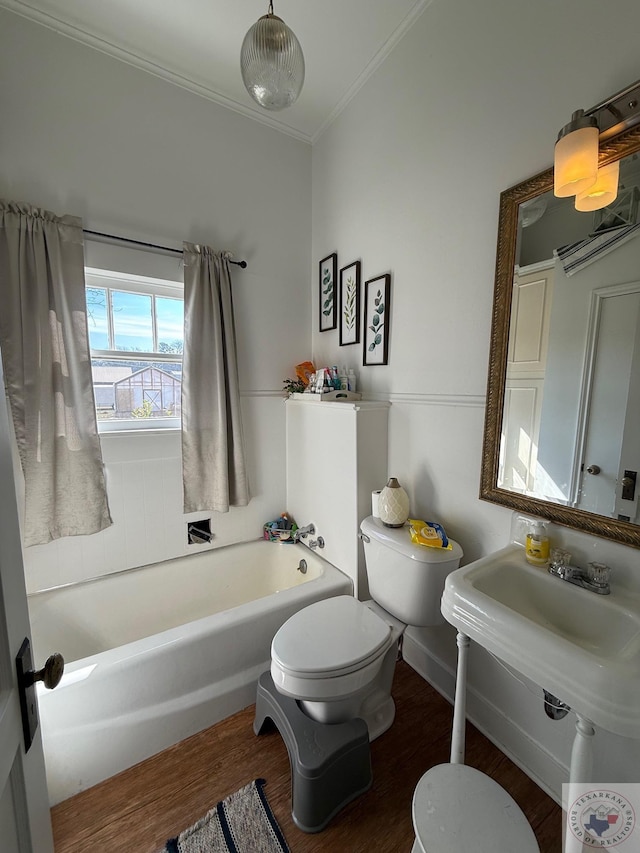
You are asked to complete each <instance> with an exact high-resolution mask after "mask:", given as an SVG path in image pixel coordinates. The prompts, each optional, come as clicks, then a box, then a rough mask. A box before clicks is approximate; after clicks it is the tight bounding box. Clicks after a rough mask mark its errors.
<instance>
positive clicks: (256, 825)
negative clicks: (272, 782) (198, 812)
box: [158, 779, 289, 853]
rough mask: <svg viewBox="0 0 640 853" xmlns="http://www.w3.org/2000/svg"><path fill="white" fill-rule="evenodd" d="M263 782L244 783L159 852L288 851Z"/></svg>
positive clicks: (261, 852)
mask: <svg viewBox="0 0 640 853" xmlns="http://www.w3.org/2000/svg"><path fill="white" fill-rule="evenodd" d="M264 785H265V780H264V779H256V780H255V782H251V783H250V784H249V785H245V787H244V788H241V789H240V790H239V791H236V793H235V794H231V796H229V797H227V798H226V799H225V800H222V801H221V802H219V803H218V805H217V806H216V807H215V808H214V809H211V811H210V812H208V813H207V814H206V815H205V816H204V817H203V818H201V819H200V820H199V821H198V822H197V823H195V824H194V825H193V826H190V827H189V829H185V830H184V832H181V833H180V835H178V836H177V837H176V838H170V839H169V841H167V843H166V845H165V846H164V847H163V848H162V850H161V851H158V853H289V848H288V847H287V842H286V841H285V840H284V836H283V834H282V832H281V830H280V827H279V826H278V824H277V821H276V819H275V817H274V815H273V812H272V811H271V807H270V806H269V803H268V802H267V798H266V796H265V793H264V790H263V787H264Z"/></svg>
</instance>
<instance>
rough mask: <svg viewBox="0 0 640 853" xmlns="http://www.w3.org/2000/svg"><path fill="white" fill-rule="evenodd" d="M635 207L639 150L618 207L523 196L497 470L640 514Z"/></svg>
mask: <svg viewBox="0 0 640 853" xmlns="http://www.w3.org/2000/svg"><path fill="white" fill-rule="evenodd" d="M639 206H640V158H639V157H638V154H637V153H633V154H630V155H628V156H626V157H624V158H623V160H622V161H621V164H620V191H619V194H618V197H617V199H616V200H615V202H613V203H612V205H611V206H610V207H606V208H603V209H602V210H598V211H594V212H593V213H583V212H578V211H576V210H575V207H574V199H573V198H555V197H554V195H553V190H551V189H550V190H549V191H547V192H543V193H540V194H538V195H533V196H532V197H530V198H528V199H526V200H525V201H522V202H521V203H520V204H519V205H518V206H517V208H516V215H517V220H516V222H515V223H514V224H515V256H514V258H515V268H514V267H511V268H512V269H513V278H512V294H511V308H510V311H509V314H508V316H507V319H508V337H507V338H506V339H505V344H506V372H505V373H504V374H503V375H504V392H503V398H502V418H501V426H500V428H499V432H498V433H497V435H496V440H497V441H498V442H499V452H498V457H497V471H496V477H495V480H494V484H495V485H497V488H498V489H500V490H505V491H507V492H509V493H512V494H514V495H521V496H523V497H530V498H533V499H537V500H541V501H544V502H549V503H551V504H554V505H557V506H559V507H568V508H573V509H576V510H579V511H583V512H586V513H590V514H595V515H598V516H603V517H605V518H607V519H615V520H617V521H621V522H629V523H631V524H640V509H639V506H638V504H639V498H640V473H639V472H640V211H639ZM502 218H503V217H502V216H501V220H502ZM485 450H486V448H485ZM636 480H637V482H636ZM490 499H495V495H494V496H493V498H492V497H490ZM499 502H500V501H499ZM533 509H535V507H534V508H533ZM575 526H579V525H575ZM614 538H615V537H614Z"/></svg>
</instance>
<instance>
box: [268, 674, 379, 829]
mask: <svg viewBox="0 0 640 853" xmlns="http://www.w3.org/2000/svg"><path fill="white" fill-rule="evenodd" d="M267 718H268V719H270V720H271V721H272V722H273V723H274V724H275V726H276V728H277V729H278V731H279V732H280V735H281V736H282V739H283V741H284V742H285V745H286V747H287V752H288V753H289V762H290V764H291V816H292V817H293V822H294V823H295V825H296V826H297V827H298V828H299V829H301V830H302V831H303V832H320V831H321V830H322V829H324V828H325V826H326V825H327V824H328V823H329V821H330V820H331V819H332V818H333V817H334V816H335V815H336V814H337V813H338V812H339V811H340V809H342V808H343V807H344V806H346V805H347V803H350V802H351V800H353V799H355V798H356V797H357V796H358V795H359V794H363V793H364V792H365V791H367V790H368V789H369V788H370V787H371V783H372V781H373V775H372V773H371V754H370V750H369V731H368V729H367V724H366V723H365V721H364V720H361V719H359V718H358V719H355V720H349V721H348V722H346V723H334V724H328V723H318V722H316V721H315V720H312V719H311V718H310V717H307V715H306V714H304V713H303V712H302V711H301V710H300V708H299V707H298V703H297V702H296V700H295V699H291V698H289V697H288V696H283V695H282V694H281V693H278V691H277V690H276V687H275V685H274V683H273V679H272V678H271V673H270V672H263V673H262V675H261V676H260V678H259V679H258V690H257V696H256V716H255V720H254V722H253V731H254V732H255V733H256V734H257V735H259V734H260V733H261V732H262V731H263V730H264V728H265V721H266V720H267Z"/></svg>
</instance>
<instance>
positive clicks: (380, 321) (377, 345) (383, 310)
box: [362, 273, 391, 367]
mask: <svg viewBox="0 0 640 853" xmlns="http://www.w3.org/2000/svg"><path fill="white" fill-rule="evenodd" d="M390 314H391V274H390V273H384V275H379V276H376V278H371V279H369V281H367V282H365V291H364V317H363V335H362V364H363V366H364V367H373V366H376V365H381V364H388V363H389V317H390Z"/></svg>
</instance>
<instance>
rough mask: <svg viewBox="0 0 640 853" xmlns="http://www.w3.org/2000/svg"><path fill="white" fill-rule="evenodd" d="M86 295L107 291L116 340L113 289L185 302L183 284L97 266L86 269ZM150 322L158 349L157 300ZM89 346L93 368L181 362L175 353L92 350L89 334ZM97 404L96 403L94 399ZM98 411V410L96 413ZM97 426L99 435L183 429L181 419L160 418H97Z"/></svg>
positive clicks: (110, 334)
mask: <svg viewBox="0 0 640 853" xmlns="http://www.w3.org/2000/svg"><path fill="white" fill-rule="evenodd" d="M84 273H85V292H86V290H87V289H89V288H100V289H107V294H108V297H107V298H108V300H109V302H108V305H107V324H108V330H109V339H110V340H111V341H112V342H113V341H114V329H113V311H112V302H111V290H117V291H120V292H121V293H131V294H141V295H148V296H160V297H166V298H170V299H179V300H180V301H182V302H183V303H184V284H183V282H181V281H171V280H170V279H160V278H152V277H150V276H141V275H134V274H132V273H131V274H130V273H122V272H116V271H113V270H104V269H98V268H96V267H85V270H84ZM151 320H152V335H153V338H154V343H155V345H156V346H157V323H156V309H155V300H154V299H152V300H151ZM87 344H88V348H89V359H90V363H91V365H92V367H93V359H108V360H109V361H122V362H123V363H127V362H130V361H133V360H135V361H148V362H150V363H151V362H155V363H157V364H161V363H162V362H165V363H168V364H175V363H176V362H180V363H182V356H183V354H182V353H175V352H168V353H164V352H153V351H151V352H141V351H138V350H136V351H133V350H116V349H94V348H92V347H91V340H90V337H89V333H88V331H87ZM94 404H95V400H94ZM96 412H97V410H96ZM96 422H97V425H98V433H100V434H102V433H128V432H138V431H145V432H148V431H153V432H157V431H159V430H163V431H166V430H173V431H177V430H179V429H180V428H181V418H180V417H161V418H160V417H159V418H113V419H107V420H100V419H99V418H97V415H96Z"/></svg>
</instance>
